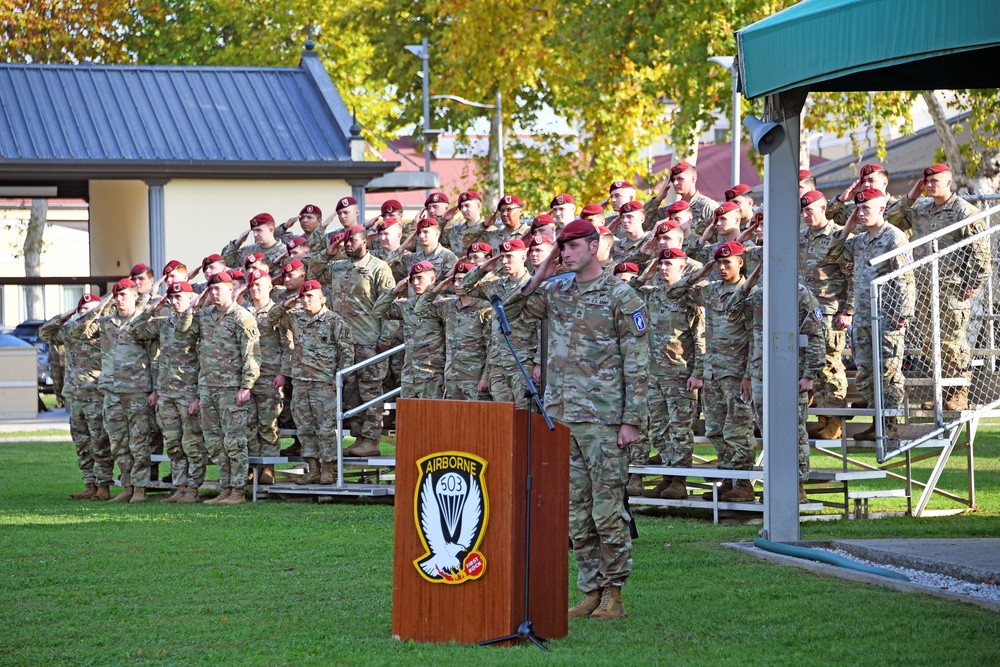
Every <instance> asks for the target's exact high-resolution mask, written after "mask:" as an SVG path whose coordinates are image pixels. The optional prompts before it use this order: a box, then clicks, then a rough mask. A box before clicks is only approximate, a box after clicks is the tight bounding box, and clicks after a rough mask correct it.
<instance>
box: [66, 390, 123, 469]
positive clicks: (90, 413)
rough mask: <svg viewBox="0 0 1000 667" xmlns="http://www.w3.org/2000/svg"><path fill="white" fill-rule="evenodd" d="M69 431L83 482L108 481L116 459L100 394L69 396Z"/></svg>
mask: <svg viewBox="0 0 1000 667" xmlns="http://www.w3.org/2000/svg"><path fill="white" fill-rule="evenodd" d="M69 431H70V435H72V437H73V444H74V445H76V464H77V466H79V468H80V474H81V476H82V477H83V483H84V484H98V485H103V486H107V485H109V484H111V480H112V479H113V478H114V473H115V460H114V458H112V456H111V441H110V440H108V434H107V432H106V431H105V430H104V401H103V397H102V396H101V395H100V394H96V395H93V394H91V395H85V396H70V397H69Z"/></svg>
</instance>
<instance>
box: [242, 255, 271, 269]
mask: <svg viewBox="0 0 1000 667" xmlns="http://www.w3.org/2000/svg"><path fill="white" fill-rule="evenodd" d="M266 259H267V256H266V255H264V253H262V252H252V253H250V254H249V255H247V258H246V259H244V260H243V266H244V267H246V266H250V265H251V264H253V263H254V262H263V261H264V260H266Z"/></svg>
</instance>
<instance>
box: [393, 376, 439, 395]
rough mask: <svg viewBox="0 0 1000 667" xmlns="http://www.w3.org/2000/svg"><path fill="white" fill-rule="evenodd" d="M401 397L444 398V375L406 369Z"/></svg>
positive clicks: (401, 385) (401, 387) (401, 386)
mask: <svg viewBox="0 0 1000 667" xmlns="http://www.w3.org/2000/svg"><path fill="white" fill-rule="evenodd" d="M399 395H400V397H401V398H444V375H443V374H442V373H421V374H420V375H417V374H415V373H413V372H412V371H409V372H407V371H404V373H403V381H402V384H400V393H399Z"/></svg>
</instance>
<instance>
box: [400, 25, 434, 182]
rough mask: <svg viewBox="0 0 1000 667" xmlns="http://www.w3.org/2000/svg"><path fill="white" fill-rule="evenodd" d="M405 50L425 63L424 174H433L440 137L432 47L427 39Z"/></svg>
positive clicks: (407, 46)
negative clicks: (435, 125) (434, 146)
mask: <svg viewBox="0 0 1000 667" xmlns="http://www.w3.org/2000/svg"><path fill="white" fill-rule="evenodd" d="M403 48H405V49H406V50H407V51H409V52H410V53H412V54H413V55H415V56H417V57H418V58H420V60H421V62H422V63H423V78H424V173H425V174H429V173H431V142H432V141H433V140H434V138H435V137H436V136H437V135H438V133H437V132H436V131H435V130H432V129H431V98H430V89H431V88H430V86H431V72H430V57H431V56H430V52H431V47H430V44H428V42H427V38H426V37H425V38H424V39H423V40H422V41H421V42H420V44H408V45H406V46H405V47H403ZM424 193H425V194H427V195H430V193H431V191H430V190H429V189H428V190H425V191H424Z"/></svg>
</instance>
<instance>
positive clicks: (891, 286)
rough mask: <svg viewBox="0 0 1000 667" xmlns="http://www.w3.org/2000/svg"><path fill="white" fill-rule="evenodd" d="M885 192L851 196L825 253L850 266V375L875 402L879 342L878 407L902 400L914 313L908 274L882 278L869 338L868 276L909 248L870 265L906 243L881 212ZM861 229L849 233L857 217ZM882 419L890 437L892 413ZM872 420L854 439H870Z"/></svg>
mask: <svg viewBox="0 0 1000 667" xmlns="http://www.w3.org/2000/svg"><path fill="white" fill-rule="evenodd" d="M886 201H887V200H886V196H885V194H884V193H883V192H882V191H881V190H872V189H866V190H862V191H861V192H859V193H858V194H856V195H855V196H854V204H855V207H854V211H853V212H852V213H851V217H850V218H849V219H848V221H847V224H846V225H845V226H844V227H843V229H841V230H840V231H838V232H836V233H835V234H834V240H833V243H832V244H831V245H830V250H829V253H828V255H827V260H828V261H829V262H838V263H840V264H844V265H853V266H854V315H855V317H856V318H857V320H856V321H855V322H854V330H853V335H852V336H851V342H852V346H853V352H854V360H855V363H856V364H857V367H858V373H857V376H856V377H855V380H856V382H857V387H858V390H859V391H860V392H861V393H862V395H863V396H864V397H865V399H867V401H868V404H869V405H872V406H874V405H875V378H874V372H875V369H874V368H873V360H872V345H873V344H876V343H877V344H879V345H880V346H881V351H882V368H881V369H880V372H881V373H882V375H883V387H882V389H883V392H884V401H883V403H882V405H883V407H884V408H886V409H896V408H900V407H902V403H903V368H902V367H903V352H904V344H903V337H904V334H905V332H906V327H907V326H908V324H909V319H910V318H911V317H913V307H914V297H915V294H914V288H913V274H912V273H906V274H904V275H902V276H898V277H897V278H895V279H894V280H892V281H890V282H888V283H885V284H884V285H883V287H882V290H883V298H882V300H881V304H882V308H883V310H882V312H880V313H878V317H879V320H880V326H879V329H880V331H881V334H882V336H881V338H882V340H881V341H872V329H871V323H872V315H873V313H872V312H871V298H870V285H871V282H872V280H874V279H875V278H878V277H879V276H883V275H886V274H888V273H891V272H893V271H896V270H897V269H901V268H903V267H904V266H906V265H907V264H909V263H910V262H911V261H913V258H912V256H911V255H910V254H909V253H898V254H896V255H895V256H894V257H893V258H892V259H890V260H888V261H885V262H882V263H881V264H879V265H878V266H872V265H871V260H872V259H873V258H875V257H878V256H879V255H883V254H885V253H887V252H891V251H892V250H895V249H897V248H902V247H903V246H905V245H906V244H907V240H906V235H905V234H903V232H901V231H900V230H899V229H897V228H895V227H893V226H892V225H890V224H889V223H888V222H886V220H885V217H884V212H885V206H886ZM859 221H860V222H861V224H862V225H863V226H864V231H863V232H861V233H860V234H858V235H857V236H851V233H852V232H853V231H854V228H855V226H856V225H857V223H858V222H859ZM886 422H887V434H888V435H889V437H893V435H894V430H895V424H896V418H895V417H890V418H889V419H887V420H886ZM875 433H876V431H875V424H874V423H873V424H872V426H871V428H869V429H867V430H866V431H864V432H862V433H858V434H855V436H854V439H855V440H874V439H875Z"/></svg>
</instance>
